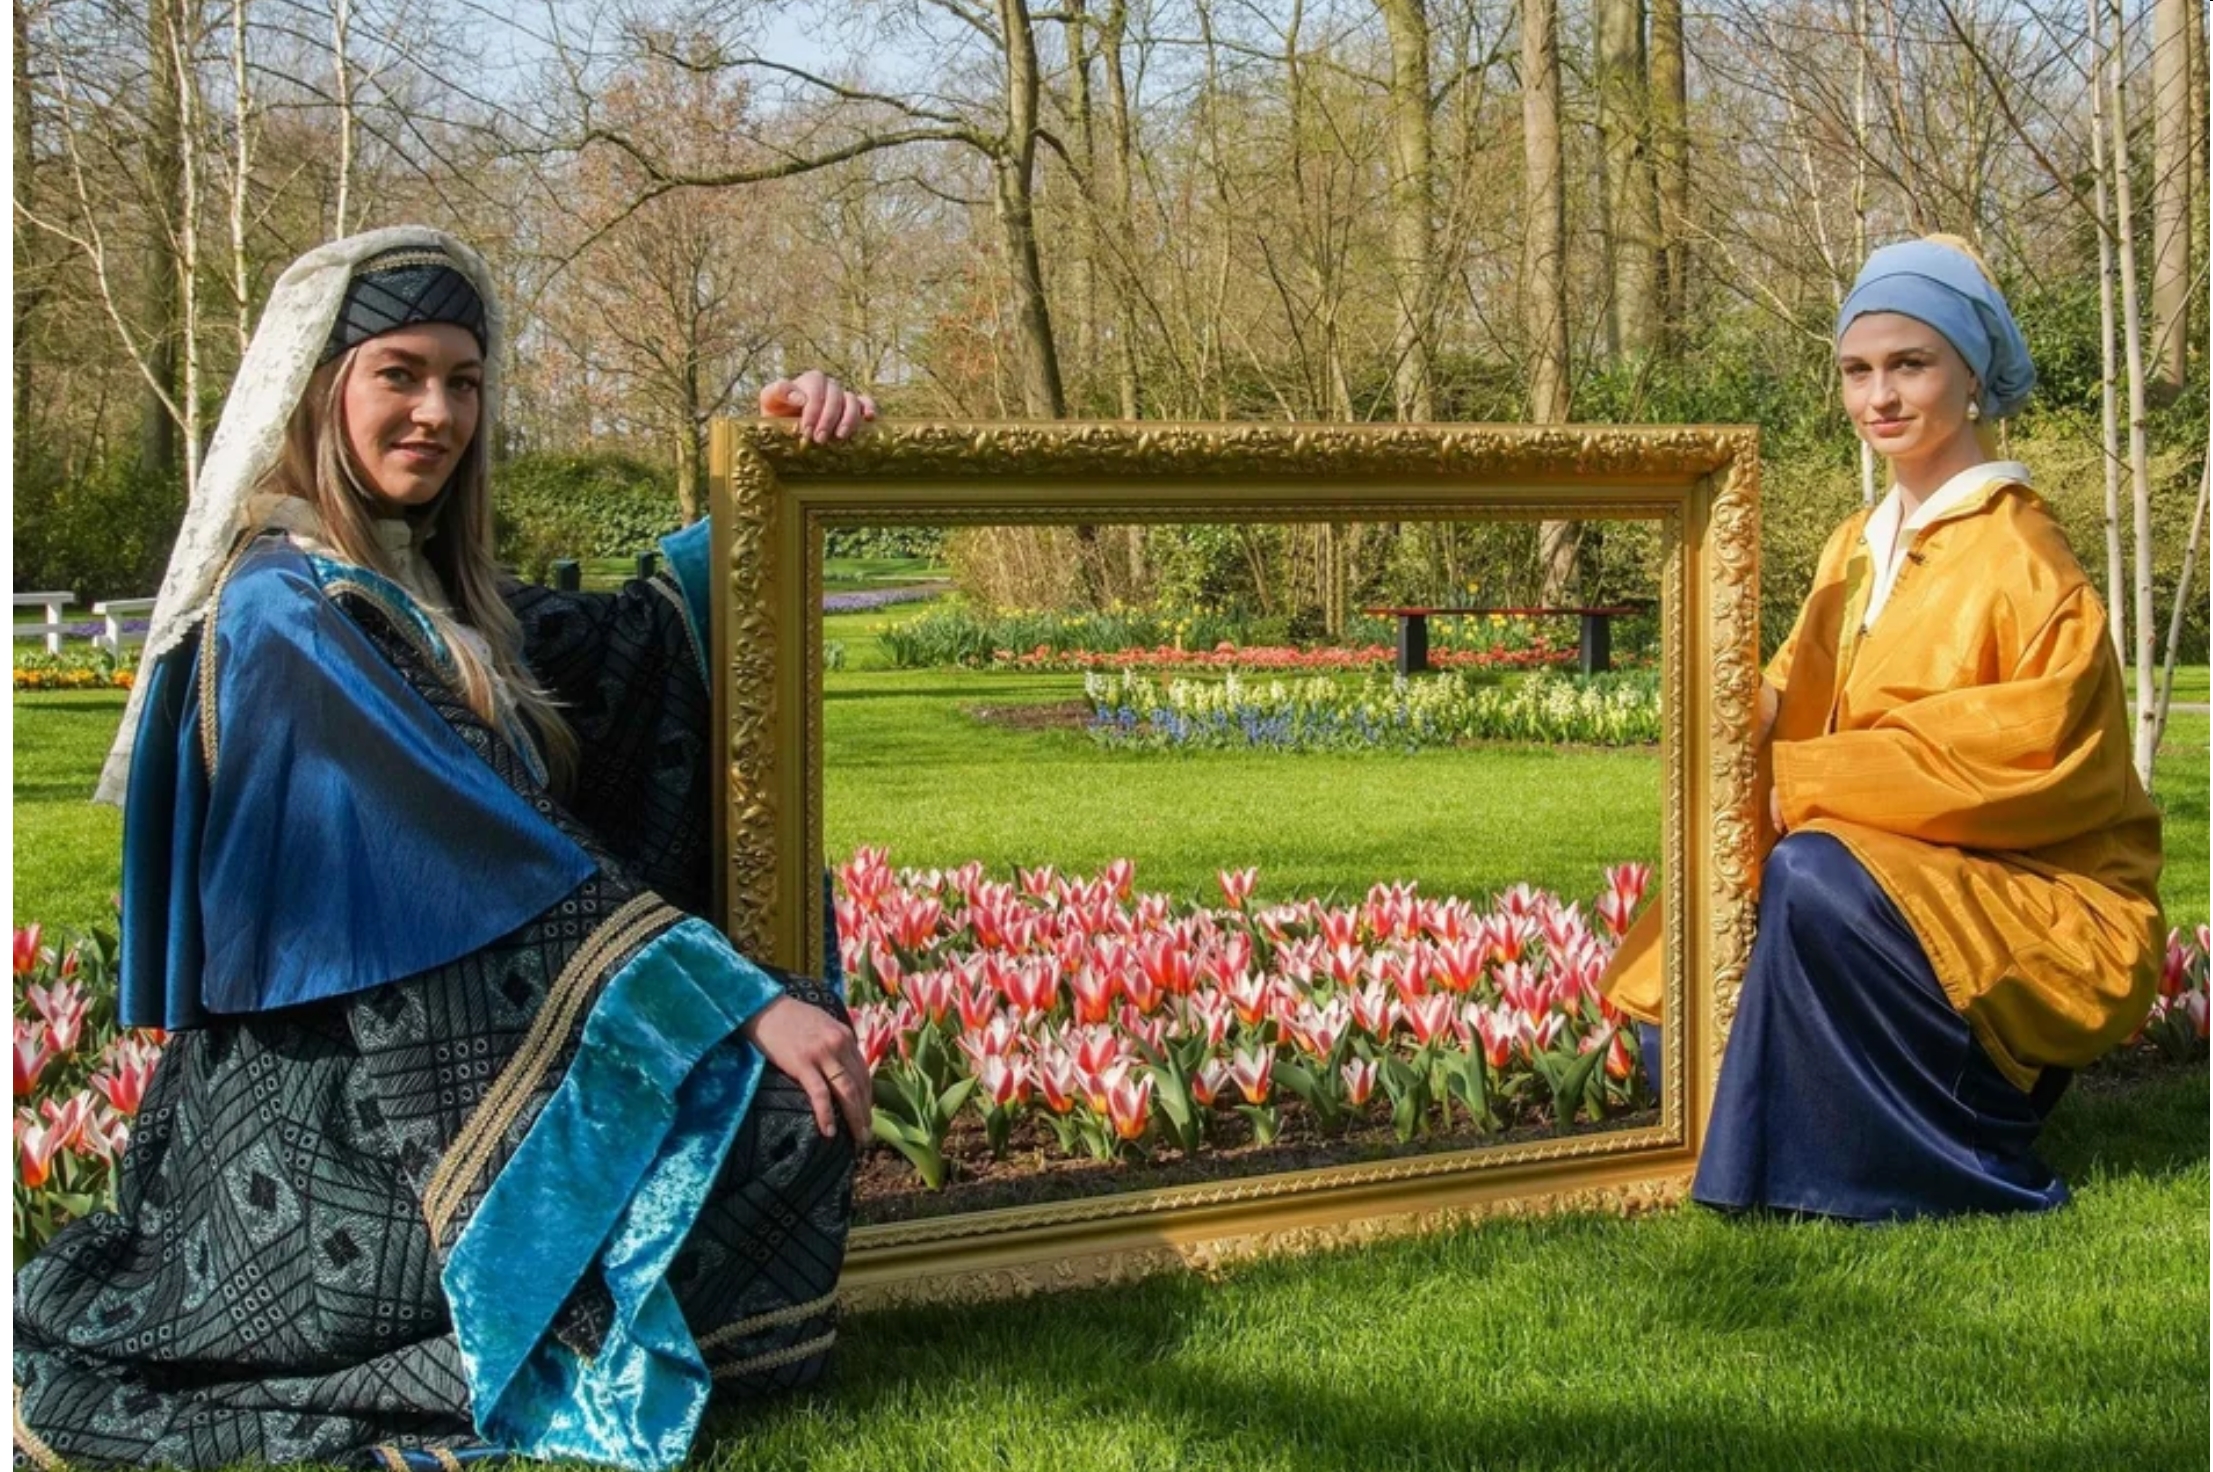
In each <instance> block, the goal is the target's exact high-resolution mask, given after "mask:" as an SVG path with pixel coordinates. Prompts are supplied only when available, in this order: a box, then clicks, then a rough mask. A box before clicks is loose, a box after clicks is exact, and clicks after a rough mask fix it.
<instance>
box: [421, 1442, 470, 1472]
mask: <svg viewBox="0 0 2213 1472" xmlns="http://www.w3.org/2000/svg"><path fill="white" fill-rule="evenodd" d="M425 1450H426V1451H428V1452H429V1453H430V1454H431V1455H432V1456H434V1457H436V1458H437V1459H438V1465H439V1466H441V1467H443V1468H444V1469H445V1472H461V1459H460V1458H459V1457H457V1456H455V1455H454V1454H453V1452H452V1450H451V1449H449V1448H447V1447H442V1446H434V1447H426V1448H425Z"/></svg>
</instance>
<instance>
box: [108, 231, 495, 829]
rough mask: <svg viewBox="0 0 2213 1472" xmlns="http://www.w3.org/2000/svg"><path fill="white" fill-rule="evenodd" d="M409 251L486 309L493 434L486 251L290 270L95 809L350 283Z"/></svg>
mask: <svg viewBox="0 0 2213 1472" xmlns="http://www.w3.org/2000/svg"><path fill="white" fill-rule="evenodd" d="M403 247H414V248H416V249H422V248H425V247H431V248H435V249H437V250H439V251H442V252H443V253H444V254H445V255H446V257H447V258H448V259H449V260H451V261H452V262H453V264H454V266H455V268H456V269H458V270H459V271H460V272H461V273H462V274H463V275H465V276H467V277H468V278H469V282H470V284H471V285H473V286H474V287H475V288H476V292H477V295H478V296H479V297H481V298H482V299H483V301H484V341H485V352H484V397H483V401H482V402H483V406H484V407H483V415H482V417H481V419H479V421H478V423H477V430H476V432H477V433H478V434H480V435H483V434H490V433H492V432H493V425H494V423H495V421H496V417H497V413H498V408H499V362H500V349H501V346H502V343H503V341H504V333H503V331H502V328H503V325H504V324H503V323H502V321H501V319H500V311H499V299H498V297H497V295H496V294H495V293H494V292H493V290H492V279H491V274H490V273H489V272H488V271H486V270H485V268H484V262H483V260H482V259H481V258H479V257H478V255H477V253H476V252H475V251H473V250H471V249H469V248H468V247H467V246H465V245H463V244H462V243H461V242H460V241H458V240H456V239H454V238H453V237H452V236H450V235H447V234H445V233H444V232H443V231H438V230H428V229H424V228H422V227H421V226H415V225H403V226H399V227H396V228H394V229H389V230H371V231H368V232H366V233H364V234H361V235H352V236H348V237H347V238H346V239H344V240H337V241H332V242H331V243H330V244H328V245H322V246H317V247H316V248H315V249H314V250H311V251H309V252H308V253H307V254H306V255H304V256H301V257H300V258H299V259H298V260H296V261H294V262H293V263H292V264H291V265H290V266H289V267H287V268H286V270H285V273H284V275H283V276H281V277H280V278H278V280H277V286H276V290H275V291H273V292H271V293H270V295H269V305H268V307H267V309H266V310H264V311H263V312H262V314H261V325H260V326H259V327H257V328H255V329H254V337H253V341H252V342H251V343H249V344H248V345H247V348H246V356H245V357H244V359H243V360H241V361H240V363H239V365H238V376H237V377H236V378H235V379H233V380H232V382H231V392H230V398H229V399H228V400H227V401H226V402H225V403H224V405H223V418H222V422H221V423H219V424H218V425H216V427H215V438H214V439H213V440H212V441H210V442H209V445H208V452H207V459H206V460H205V461H204V462H203V463H202V464H201V467H200V479H199V484H198V485H197V486H196V487H195V488H194V490H193V494H192V502H191V504H190V505H189V506H187V507H186V508H185V512H184V525H183V526H182V527H180V528H179V529H178V532H177V545H176V549H175V550H174V551H172V552H171V553H170V554H169V571H168V572H167V573H166V574H165V575H164V576H163V578H162V580H161V593H160V595H159V597H158V598H157V599H156V600H155V602H154V616H153V622H152V624H151V626H150V627H149V628H148V629H147V631H146V648H145V651H144V653H143V654H142V655H141V657H140V664H139V673H140V678H139V679H138V680H137V681H135V682H134V683H133V684H132V687H131V697H130V701H129V703H128V704H127V705H125V707H124V710H123V728H122V729H121V730H120V731H118V732H117V733H116V736H115V744H114V745H113V746H111V747H109V748H108V759H107V762H106V764H105V765H104V766H102V767H101V769H100V783H99V786H98V787H96V788H95V789H94V790H93V800H94V801H95V802H108V803H114V804H116V805H118V806H120V805H121V804H122V802H123V795H124V791H125V789H126V787H127V785H128V783H129V780H130V769H131V748H132V746H133V744H134V743H135V742H136V740H137V738H138V722H139V706H140V703H141V702H142V700H143V699H144V697H145V691H146V687H147V685H148V683H149V680H148V679H147V678H146V677H147V676H149V675H151V674H152V672H153V668H154V663H155V661H157V660H159V659H160V658H161V657H162V656H163V655H165V654H167V653H169V652H170V651H171V650H173V649H175V648H176V647H177V646H178V645H179V644H181V643H182V642H183V641H184V639H185V636H186V635H188V634H190V633H191V632H192V630H193V629H194V628H196V627H197V626H198V625H199V623H200V621H201V620H202V619H204V618H206V617H207V612H208V604H209V601H210V599H211V598H212V597H213V595H214V592H215V581H216V578H217V576H218V575H219V574H221V572H222V570H223V563H224V561H225V559H226V558H227V556H228V555H229V552H230V549H231V544H232V542H233V541H234V540H235V539H236V537H237V535H238V533H239V531H240V530H241V529H242V528H241V527H240V525H239V514H240V511H241V509H242V508H243V507H244V506H245V504H246V500H247V498H248V497H249V496H251V495H252V494H253V492H254V489H255V488H256V487H257V486H259V485H260V484H261V481H262V478H263V477H265V476H266V475H268V473H269V471H270V470H271V469H272V468H273V467H274V466H275V465H276V463H277V459H278V457H279V456H280V455H281V454H282V453H283V450H284V432H285V427H286V425H288V424H289V423H290V422H291V419H292V409H293V406H294V405H295V404H297V403H298V402H299V398H300V395H301V394H302V393H303V392H305V391H306V388H307V380H308V378H309V376H310V375H312V374H313V373H314V371H315V367H316V364H317V362H318V360H320V359H321V357H322V355H323V349H324V347H325V346H326V345H327V344H328V343H329V341H330V332H331V325H332V324H333V323H334V322H335V321H336V320H337V317H338V310H339V307H340V306H341V305H342V304H343V303H344V301H345V298H346V283H347V282H348V281H349V280H351V279H352V277H353V273H354V269H355V268H356V267H358V266H359V265H361V263H362V262H364V261H366V260H369V259H370V258H371V257H373V256H380V255H383V254H384V253H385V252H387V251H391V250H398V249H401V248H403Z"/></svg>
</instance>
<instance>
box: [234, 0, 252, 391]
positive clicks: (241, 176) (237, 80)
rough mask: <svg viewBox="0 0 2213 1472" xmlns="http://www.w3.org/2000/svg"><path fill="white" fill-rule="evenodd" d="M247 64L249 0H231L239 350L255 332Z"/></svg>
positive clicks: (250, 114)
mask: <svg viewBox="0 0 2213 1472" xmlns="http://www.w3.org/2000/svg"><path fill="white" fill-rule="evenodd" d="M250 77H251V74H250V73H249V72H248V70H247V67H246V0H231V119H232V123H231V126H232V132H233V138H232V143H233V146H234V148H235V152H234V153H233V154H232V156H231V189H230V239H231V269H230V281H231V307H232V313H233V320H234V321H235V322H236V323H237V327H238V354H239V356H240V357H241V358H243V357H244V356H245V355H246V344H247V343H248V342H250V341H252V339H253V335H254V304H253V289H252V286H251V284H250V278H249V276H248V272H247V262H246V214H247V202H248V196H249V192H250V186H251V184H252V180H253V164H254V155H253V137H254V127H253V120H254V93H253V83H252V81H251V79H250Z"/></svg>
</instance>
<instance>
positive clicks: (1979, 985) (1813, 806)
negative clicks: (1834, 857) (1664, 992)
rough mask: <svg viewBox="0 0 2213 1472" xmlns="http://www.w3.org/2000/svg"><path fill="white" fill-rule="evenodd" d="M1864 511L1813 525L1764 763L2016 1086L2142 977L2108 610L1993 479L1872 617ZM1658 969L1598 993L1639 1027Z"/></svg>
mask: <svg viewBox="0 0 2213 1472" xmlns="http://www.w3.org/2000/svg"><path fill="white" fill-rule="evenodd" d="M1868 514H1869V513H1867V512H1861V513H1859V514H1857V515H1855V516H1853V517H1852V518H1850V519H1849V520H1847V521H1846V522H1845V523H1844V525H1843V526H1841V527H1839V528H1837V530H1836V532H1835V534H1834V535H1832V536H1831V537H1830V539H1829V542H1828V545H1827V547H1825V548H1824V549H1823V551H1822V555H1821V564H1820V567H1819V570H1818V571H1817V572H1816V573H1815V575H1814V583H1813V590H1812V592H1811V593H1810V594H1809V595H1808V596H1807V599H1806V603H1805V607H1804V608H1803V609H1801V610H1800V612H1799V615H1798V625H1797V627H1796V628H1795V629H1793V630H1792V631H1791V635H1790V638H1789V639H1788V640H1787V641H1786V642H1785V643H1784V645H1783V647H1782V648H1781V649H1780V650H1779V651H1777V653H1776V655H1775V658H1774V659H1773V660H1772V661H1770V662H1769V664H1768V668H1767V683H1768V684H1769V685H1771V686H1773V687H1774V688H1775V690H1776V691H1777V692H1778V693H1779V696H1780V700H1779V705H1778V709H1777V712H1776V718H1775V725H1774V728H1773V732H1772V736H1771V744H1770V746H1769V748H1768V750H1767V751H1766V752H1764V753H1763V756H1764V757H1765V758H1766V759H1765V760H1763V761H1762V763H1761V767H1762V771H1763V775H1764V774H1767V773H1771V774H1772V782H1773V788H1774V792H1775V795H1776V798H1777V800H1778V805H1779V806H1780V808H1781V811H1782V818H1783V823H1784V826H1785V828H1786V829H1788V830H1790V831H1793V832H1796V831H1801V830H1803V831H1807V832H1819V833H1827V834H1830V835H1831V836H1833V837H1835V838H1836V839H1838V840H1839V841H1840V842H1842V843H1843V844H1844V845H1845V846H1846V847H1848V848H1849V849H1851V851H1852V853H1853V854H1854V855H1855V856H1856V857H1857V858H1858V859H1859V861H1860V863H1861V864H1862V865H1864V866H1865V867H1866V869H1867V871H1868V873H1869V874H1870V875H1872V876H1873V878H1874V879H1875V881H1876V882H1877V883H1878V884H1880V885H1881V886H1882V888H1883V891H1884V892H1885V893H1886V894H1888V895H1889V896H1890V898H1891V899H1892V900H1893V901H1894V902H1896V904H1897V906H1898V908H1899V910H1900V911H1901V912H1902V913H1903V914H1904V915H1905V918H1906V920H1907V923H1908V924H1910V925H1911V926H1912V927H1913V931H1914V934H1915V936H1916V937H1917V938H1918V939H1919V940H1920V942H1921V948H1922V950H1923V951H1924V952H1926V953H1927V955H1928V958H1929V963H1930V965H1931V966H1932V967H1933V968H1934V969H1935V972H1936V975H1937V978H1938V980H1939V981H1940V982H1941V983H1942V984H1943V986H1944V989H1945V992H1946V993H1947V994H1948V995H1949V996H1950V998H1951V1001H1952V1004H1953V1005H1954V1006H1955V1007H1957V1008H1958V1009H1959V1010H1960V1012H1961V1013H1962V1014H1963V1015H1964V1017H1965V1018H1966V1020H1967V1023H1968V1025H1969V1027H1970V1028H1972V1029H1973V1031H1974V1034H1975V1037H1976V1040H1977V1041H1978V1042H1980V1043H1981V1044H1982V1047H1983V1049H1984V1051H1986V1052H1987V1053H1988V1054H1989V1055H1990V1057H1991V1060H1992V1061H1993V1062H1995V1063H1996V1064H1997V1065H1998V1068H1999V1069H2000V1071H2001V1072H2003V1073H2004V1074H2005V1075H2006V1077H2007V1078H2008V1079H2010V1080H2012V1081H2013V1082H2014V1083H2015V1084H2016V1085H2018V1086H2019V1087H2021V1088H2023V1089H2028V1088H2031V1087H2033V1086H2034V1084H2035V1082H2036V1078H2037V1075H2038V1074H2039V1073H2040V1072H2041V1071H2042V1070H2043V1069H2045V1068H2048V1067H2055V1066H2056V1067H2065V1068H2076V1067H2080V1066H2082V1065H2083V1064H2086V1063H2088V1062H2090V1061H2091V1060H2093V1059H2095V1058H2096V1057H2098V1056H2099V1055H2100V1054H2101V1053H2104V1052H2105V1051H2106V1050H2107V1049H2109V1048H2111V1047H2113V1046H2114V1045H2115V1044H2117V1043H2119V1042H2121V1041H2123V1040H2124V1039H2126V1038H2127V1037H2128V1035H2129V1034H2130V1033H2131V1032H2132V1031H2134V1030H2135V1028H2136V1026H2137V1024H2138V1023H2140V1022H2141V1021H2142V1020H2143V1017H2144V1015H2145V1012H2146V1011H2147V1010H2148V1009H2149V1007H2150V1005H2151V1000H2152V997H2153V995H2154V994H2155V992H2156V990H2157V985H2158V978H2159V967H2160V960H2161V944H2162V942H2161V936H2162V935H2163V934H2164V924H2163V922H2162V920H2161V917H2160V910H2159V867H2160V843H2159V813H2158V810H2157V809H2156V808H2154V807H2153V806H2152V802H2151V798H2150V797H2149V796H2148V795H2147V794H2146V793H2145V791H2144V787H2143V784H2142V783H2141V782H2140V781H2139V780H2138V779H2137V776H2136V770H2135V767H2134V765H2133V763H2132V761H2131V753H2130V742H2129V724H2128V715H2127V711H2126V708H2125V706H2124V703H2123V700H2122V694H2121V671H2120V665H2119V661H2118V660H2117V659H2116V658H2115V656H2114V652H2113V645H2112V642H2111V639H2110V637H2109V635H2108V633H2107V629H2106V619H2105V610H2104V609H2103V608H2102V607H2101V606H2100V605H2099V603H2098V599H2097V597H2096V595H2095V594H2094V593H2093V592H2092V590H2091V588H2090V583H2089V580H2088V579H2087V578H2085V577H2084V576H2083V572H2082V568H2081V566H2080V565H2079V564H2078V563H2077V562H2076V561H2075V557H2074V554H2073V553H2072V552H2071V551H2070V550H2069V549H2068V546H2067V542H2066V539H2065V538H2064V537H2063V536H2062V535H2061V533H2060V529H2059V525H2058V523H2057V522H2055V521H2054V520H2053V519H2052V516H2051V513H2050V512H2049V511H2047V510H2046V509H2045V507H2044V503H2043V502H2042V501H2041V500H2039V499H2038V498H2037V496H2036V495H2035V493H2034V492H2032V491H2030V490H2029V489H2028V488H2027V487H2026V486H2023V485H2019V484H2015V483H2012V482H2008V481H2003V480H1994V481H1993V482H1992V483H1991V484H1990V485H1989V486H1988V487H1986V488H1985V489H1984V490H1983V491H1982V493H1981V494H1980V495H1977V496H1971V497H1969V498H1968V500H1967V501H1965V502H1963V503H1962V504H1960V505H1957V506H1955V507H1953V508H1951V509H1950V510H1949V511H1948V512H1946V513H1944V514H1942V515H1939V516H1938V517H1936V518H1935V519H1934V520H1932V521H1931V522H1930V523H1929V525H1928V526H1926V527H1924V528H1922V529H1921V530H1920V531H1919V532H1918V533H1913V532H1906V533H1902V534H1901V535H1902V538H1903V539H1906V541H1905V550H1904V552H1903V556H1904V557H1905V559H1906V561H1905V562H1904V563H1903V564H1902V565H1901V567H1900V571H1899V573H1898V576H1897V579H1896V581H1895V582H1894V584H1893V585H1892V589H1891V593H1890V598H1889V602H1888V603H1887V604H1886V605H1885V606H1884V609H1883V613H1882V616H1881V618H1880V619H1879V620H1878V621H1877V622H1876V623H1875V625H1874V627H1873V628H1872V630H1870V629H1869V628H1868V627H1867V626H1866V622H1865V615H1866V608H1867V602H1868V595H1869V593H1870V591H1871V589H1872V586H1873V583H1874V568H1873V560H1872V558H1871V557H1870V556H1869V554H1868V550H1867V544H1866V542H1865V540H1864V539H1863V537H1862V532H1863V531H1864V529H1865V527H1866V524H1867V517H1868ZM1767 796H1768V794H1767V792H1766V790H1765V789H1764V786H1763V790H1761V791H1760V792H1759V794H1758V799H1759V802H1760V806H1761V812H1762V820H1763V826H1764V821H1765V812H1766V807H1767ZM1631 939H1632V940H1634V939H1635V937H1634V936H1632V938H1631ZM1623 949H1624V951H1625V952H1628V951H1631V950H1634V949H1638V948H1636V947H1633V946H1631V945H1628V944H1625V945H1624V947H1623ZM1658 969H1659V968H1658V956H1657V953H1656V951H1652V952H1644V953H1641V954H1639V955H1637V956H1635V957H1633V958H1630V957H1625V958H1624V959H1623V961H1622V962H1621V963H1620V964H1619V965H1618V966H1617V968H1616V973H1617V974H1616V975H1614V976H1613V977H1612V978H1611V979H1610V986H1609V990H1610V993H1611V994H1612V996H1613V998H1614V1000H1615V1002H1616V1003H1617V1005H1620V1006H1622V1007H1623V1008H1624V1010H1626V1011H1629V1012H1631V1013H1632V1014H1633V1015H1639V1016H1644V1017H1645V1018H1646V1020H1657V1019H1656V1016H1655V1015H1654V1014H1656V1012H1657V1003H1658V998H1659V976H1658Z"/></svg>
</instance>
